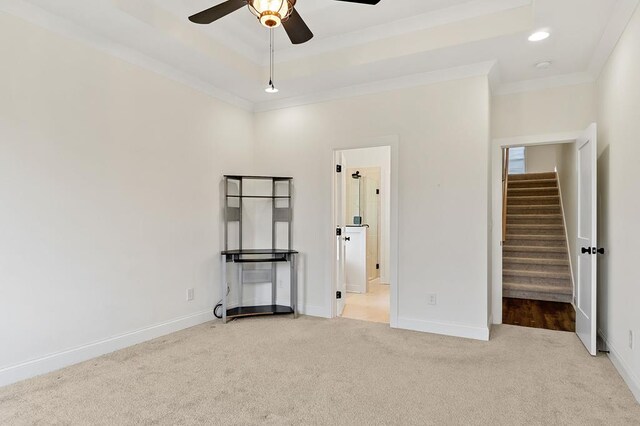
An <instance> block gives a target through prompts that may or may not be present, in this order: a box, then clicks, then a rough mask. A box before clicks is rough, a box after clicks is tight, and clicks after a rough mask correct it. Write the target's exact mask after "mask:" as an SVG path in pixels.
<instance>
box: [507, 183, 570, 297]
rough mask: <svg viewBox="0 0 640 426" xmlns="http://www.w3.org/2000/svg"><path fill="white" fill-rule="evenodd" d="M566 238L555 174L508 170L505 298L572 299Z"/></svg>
mask: <svg viewBox="0 0 640 426" xmlns="http://www.w3.org/2000/svg"><path fill="white" fill-rule="evenodd" d="M566 241H567V240H566V235H565V228H564V218H563V217H562V208H561V205H560V192H559V190H558V179H557V176H556V173H553V172H551V173H530V174H522V175H509V180H508V188H507V233H506V241H505V243H504V246H503V248H502V287H503V292H502V295H503V297H512V298H517V299H531V300H547V301H553V302H565V303H571V301H572V298H573V285H572V281H571V270H570V266H569V253H568V249H567V243H566Z"/></svg>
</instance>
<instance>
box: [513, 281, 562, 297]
mask: <svg viewBox="0 0 640 426" xmlns="http://www.w3.org/2000/svg"><path fill="white" fill-rule="evenodd" d="M502 287H503V289H505V290H512V291H526V292H536V293H554V294H564V295H573V288H572V287H571V285H561V284H557V285H550V284H537V285H536V284H526V283H514V282H511V281H503V282H502Z"/></svg>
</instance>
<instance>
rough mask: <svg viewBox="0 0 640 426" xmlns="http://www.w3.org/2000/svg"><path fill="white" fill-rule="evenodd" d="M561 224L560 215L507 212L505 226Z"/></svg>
mask: <svg viewBox="0 0 640 426" xmlns="http://www.w3.org/2000/svg"><path fill="white" fill-rule="evenodd" d="M512 224H514V225H518V224H520V225H525V224H526V225H562V224H563V220H562V215H561V214H558V213H552V214H531V213H530V214H522V213H511V214H510V213H507V227H508V226H509V225H512Z"/></svg>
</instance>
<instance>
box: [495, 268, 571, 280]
mask: <svg viewBox="0 0 640 426" xmlns="http://www.w3.org/2000/svg"><path fill="white" fill-rule="evenodd" d="M502 276H509V277H512V276H518V277H529V278H558V279H570V278H571V274H570V273H569V272H568V271H564V272H562V271H549V272H543V271H528V270H524V269H504V270H503V271H502Z"/></svg>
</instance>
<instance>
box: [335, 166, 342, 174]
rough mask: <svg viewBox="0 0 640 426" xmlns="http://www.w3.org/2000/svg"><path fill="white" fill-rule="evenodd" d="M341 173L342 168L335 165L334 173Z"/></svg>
mask: <svg viewBox="0 0 640 426" xmlns="http://www.w3.org/2000/svg"><path fill="white" fill-rule="evenodd" d="M340 172H342V166H341V165H340V164H336V173H340Z"/></svg>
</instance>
